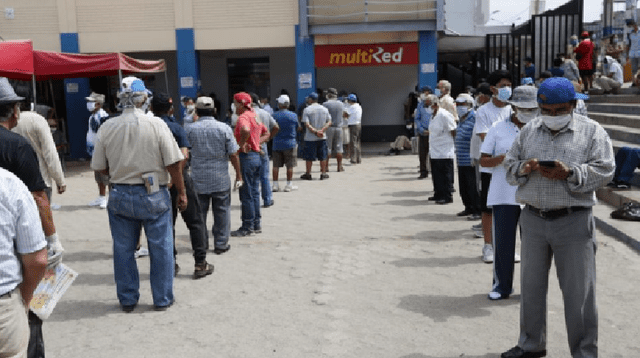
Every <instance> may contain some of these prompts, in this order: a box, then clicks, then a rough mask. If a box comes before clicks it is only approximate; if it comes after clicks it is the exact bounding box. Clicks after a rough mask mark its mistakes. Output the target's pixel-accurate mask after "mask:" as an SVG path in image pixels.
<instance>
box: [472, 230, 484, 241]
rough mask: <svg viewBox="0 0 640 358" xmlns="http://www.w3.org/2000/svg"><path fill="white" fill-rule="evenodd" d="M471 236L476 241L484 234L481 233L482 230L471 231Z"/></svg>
mask: <svg viewBox="0 0 640 358" xmlns="http://www.w3.org/2000/svg"><path fill="white" fill-rule="evenodd" d="M473 236H475V238H476V239H482V238H483V237H484V234H483V233H482V230H473Z"/></svg>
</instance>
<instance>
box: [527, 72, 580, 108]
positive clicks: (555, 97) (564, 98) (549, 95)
mask: <svg viewBox="0 0 640 358" xmlns="http://www.w3.org/2000/svg"><path fill="white" fill-rule="evenodd" d="M537 97H538V103H542V104H558V103H566V102H569V101H572V100H574V99H582V100H587V99H589V96H587V95H584V94H582V93H576V90H575V89H574V87H573V84H572V83H571V81H569V80H568V79H566V78H564V77H551V78H549V79H547V80H545V81H544V82H542V84H541V85H540V88H539V89H538V95H537Z"/></svg>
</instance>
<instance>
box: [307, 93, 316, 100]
mask: <svg viewBox="0 0 640 358" xmlns="http://www.w3.org/2000/svg"><path fill="white" fill-rule="evenodd" d="M307 98H313V99H318V94H317V93H315V92H311V93H309V95H308V96H307Z"/></svg>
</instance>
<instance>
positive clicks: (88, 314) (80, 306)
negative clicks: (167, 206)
mask: <svg viewBox="0 0 640 358" xmlns="http://www.w3.org/2000/svg"><path fill="white" fill-rule="evenodd" d="M114 294H115V292H114ZM112 313H122V310H121V309H120V306H119V305H118V303H117V300H116V301H115V302H114V301H111V302H100V301H72V300H71V301H70V300H62V301H60V302H58V304H57V305H56V309H55V311H53V314H52V315H51V317H49V318H48V319H47V322H52V321H53V322H67V323H68V322H70V321H76V320H81V319H92V318H97V317H103V316H106V315H108V314H112Z"/></svg>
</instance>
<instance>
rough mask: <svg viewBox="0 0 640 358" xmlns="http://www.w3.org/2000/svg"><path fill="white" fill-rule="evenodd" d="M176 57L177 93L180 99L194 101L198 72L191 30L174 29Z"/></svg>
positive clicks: (196, 55)
mask: <svg viewBox="0 0 640 358" xmlns="http://www.w3.org/2000/svg"><path fill="white" fill-rule="evenodd" d="M176 55H177V56H178V61H177V67H178V92H179V93H180V97H181V98H182V97H183V96H189V97H192V98H194V99H195V97H196V95H197V93H198V83H199V80H200V70H199V63H198V62H199V61H198V57H199V56H198V54H197V52H196V49H195V40H194V31H193V29H192V28H183V29H176ZM176 108H177V107H176ZM180 108H182V106H180ZM183 110H184V108H182V110H181V111H180V113H179V115H180V116H182V112H183Z"/></svg>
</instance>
